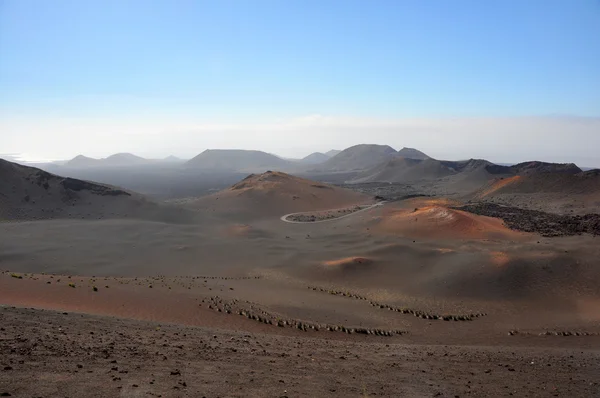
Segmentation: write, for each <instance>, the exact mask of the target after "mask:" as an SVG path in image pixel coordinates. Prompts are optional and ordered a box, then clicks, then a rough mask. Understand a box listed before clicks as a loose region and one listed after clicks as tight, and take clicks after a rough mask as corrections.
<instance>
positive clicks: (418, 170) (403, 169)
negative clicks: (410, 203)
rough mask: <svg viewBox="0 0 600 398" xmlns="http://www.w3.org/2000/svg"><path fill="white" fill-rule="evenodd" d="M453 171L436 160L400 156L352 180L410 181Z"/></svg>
mask: <svg viewBox="0 0 600 398" xmlns="http://www.w3.org/2000/svg"><path fill="white" fill-rule="evenodd" d="M454 173H455V171H454V170H452V169H451V168H449V167H447V166H445V165H443V164H442V163H441V162H440V161H437V160H433V159H427V160H417V159H410V158H405V157H400V158H395V159H390V160H388V161H386V162H384V163H382V164H380V165H377V166H375V167H373V168H371V169H369V170H367V171H365V172H363V173H361V174H359V175H358V176H357V177H356V178H355V179H353V180H352V182H356V183H363V182H412V181H418V180H432V179H437V178H442V177H446V176H449V175H452V174H454Z"/></svg>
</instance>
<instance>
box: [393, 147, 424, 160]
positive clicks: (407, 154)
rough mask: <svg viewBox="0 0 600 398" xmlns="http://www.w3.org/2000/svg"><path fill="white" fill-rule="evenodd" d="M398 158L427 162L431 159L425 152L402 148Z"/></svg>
mask: <svg viewBox="0 0 600 398" xmlns="http://www.w3.org/2000/svg"><path fill="white" fill-rule="evenodd" d="M398 156H401V157H403V158H407V159H419V160H425V159H431V158H430V157H429V156H427V155H425V154H424V153H423V152H421V151H419V150H417V149H414V148H406V147H405V148H402V149H400V150H399V151H398Z"/></svg>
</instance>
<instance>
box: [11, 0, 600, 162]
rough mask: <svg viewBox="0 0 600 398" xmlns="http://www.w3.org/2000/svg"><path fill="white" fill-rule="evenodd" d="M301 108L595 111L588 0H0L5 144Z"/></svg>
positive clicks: (359, 112) (597, 31) (596, 58)
mask: <svg viewBox="0 0 600 398" xmlns="http://www.w3.org/2000/svg"><path fill="white" fill-rule="evenodd" d="M308 115H326V116H328V117H329V116H335V117H344V118H345V117H350V116H351V117H354V118H356V117H358V118H369V119H377V120H381V119H386V120H389V119H403V118H429V117H431V118H440V117H441V118H471V117H477V118H480V117H489V118H497V117H529V116H536V117H545V116H549V115H551V116H555V115H566V116H569V117H591V118H598V117H600V1H599V0H572V1H569V0H562V1H557V0H544V1H537V0H526V1H525V0H518V1H516V0H512V1H511V0H504V1H476V0H472V1H466V0H456V1H450V0H448V1H442V0H439V1H432V0H414V1H410V0H395V1H348V0H344V1H323V0H320V1H306V0H305V1H293V0H286V1H281V0H278V1H260V0H253V1H243V0H237V1H227V0H220V1H124V0H120V1H92V0H89V1H80V0H79V1H61V0H57V1H52V2H50V1H35V0H18V1H11V0H0V123H2V125H1V126H4V127H3V130H2V131H0V137H4V136H7V137H8V135H12V138H10V141H11V142H12V144H13V145H12V147H11V148H10V151H11V152H24V151H25V150H24V149H19V148H18V147H16V146H18V145H17V144H15V142H17V143H20V142H21V141H19V140H18V138H17V137H15V136H16V135H19V134H21V135H22V134H24V132H25V131H29V132H30V131H32V130H35V131H46V134H50V135H52V134H53V133H56V132H55V131H53V130H52V129H51V128H49V127H47V126H63V125H64V124H68V123H69V121H75V122H73V123H71V124H70V125H69V126H71V127H72V126H73V125H76V124H77V123H79V125H80V126H82V127H81V134H85V130H86V129H85V128H84V127H85V126H88V125H89V124H94V123H96V122H101V123H100V124H101V125H102V124H103V123H104V124H106V126H107V128H108V126H110V128H111V130H112V132H111V134H113V133H114V131H115V129H116V130H119V131H121V132H122V133H123V134H125V135H126V134H133V133H135V134H142V133H143V130H144V126H146V125H147V124H144V123H149V124H150V125H157V124H160V125H161V129H162V130H161V131H162V132H163V133H164V132H167V133H168V132H169V126H170V125H171V123H173V121H178V122H179V123H180V124H181V123H182V121H185V123H183V124H185V125H186V126H195V125H197V124H202V125H206V124H207V123H208V124H224V123H229V124H230V123H235V124H237V125H240V126H241V125H243V124H245V123H253V124H256V123H279V122H281V121H285V120H290V119H295V118H302V117H306V116H308ZM32 119H34V120H36V121H38V124H35V123H34V122H33V121H32ZM95 125H97V123H96V124H95ZM44 126H46V127H44ZM132 126H134V127H132ZM181 128H182V127H181V126H180V125H178V127H177V128H175V126H174V127H173V130H177V129H181ZM186 128H187V127H186ZM189 128H192V127H189ZM7 129H8V130H10V131H7ZM241 130H243V129H241ZM73 131H77V130H76V129H75V130H73ZM107 134H108V132H107ZM236 138H239V137H238V136H236V135H232V136H231V140H232V141H235V140H236ZM197 145H198V146H199V147H202V143H201V142H199V143H197ZM85 149H86V148H85V147H84V148H81V151H85ZM114 149H115V150H117V149H118V148H116V147H115V148H114ZM106 150H107V151H110V150H111V149H108V148H107V149H106ZM38 152H39V150H38ZM57 155H58V153H57ZM65 155H67V154H65Z"/></svg>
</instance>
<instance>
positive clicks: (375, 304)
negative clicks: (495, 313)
mask: <svg viewBox="0 0 600 398" xmlns="http://www.w3.org/2000/svg"><path fill="white" fill-rule="evenodd" d="M308 288H309V289H311V290H314V291H319V292H325V293H329V294H332V295H334V296H343V297H349V298H354V299H357V300H365V301H369V304H371V306H373V307H378V308H381V309H386V310H389V311H395V312H399V313H401V314H410V315H414V316H415V317H417V318H422V319H431V320H442V321H472V320H473V319H476V318H479V317H482V316H485V315H487V314H485V313H470V314H462V315H448V314H445V315H439V314H432V313H428V312H425V311H420V310H414V309H410V308H400V307H394V306H391V305H388V304H381V303H378V302H376V301H372V300H369V299H368V298H366V297H365V296H361V295H359V294H356V293H352V292H349V291H342V290H334V289H325V288H322V287H318V286H309V287H308Z"/></svg>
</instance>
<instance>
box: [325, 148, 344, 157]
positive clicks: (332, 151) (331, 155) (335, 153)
mask: <svg viewBox="0 0 600 398" xmlns="http://www.w3.org/2000/svg"><path fill="white" fill-rule="evenodd" d="M340 152H342V151H340V150H339V149H330V150H329V151H327V152H325V155H327V156H328V157H330V158H332V157H334V156H335V155H337V154H338V153H340Z"/></svg>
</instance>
